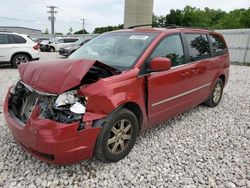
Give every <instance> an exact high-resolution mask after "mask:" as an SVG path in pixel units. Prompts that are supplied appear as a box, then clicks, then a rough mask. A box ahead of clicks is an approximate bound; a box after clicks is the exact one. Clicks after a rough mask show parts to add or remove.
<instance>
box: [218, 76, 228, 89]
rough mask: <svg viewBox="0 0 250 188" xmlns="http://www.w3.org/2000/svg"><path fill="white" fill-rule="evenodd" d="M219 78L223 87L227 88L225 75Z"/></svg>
mask: <svg viewBox="0 0 250 188" xmlns="http://www.w3.org/2000/svg"><path fill="white" fill-rule="evenodd" d="M218 78H220V79H221V80H222V82H223V87H224V86H225V82H226V76H225V75H224V74H221V75H220V76H219V77H218Z"/></svg>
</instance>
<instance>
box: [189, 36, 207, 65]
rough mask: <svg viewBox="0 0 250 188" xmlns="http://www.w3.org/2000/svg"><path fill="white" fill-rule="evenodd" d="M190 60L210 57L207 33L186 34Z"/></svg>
mask: <svg viewBox="0 0 250 188" xmlns="http://www.w3.org/2000/svg"><path fill="white" fill-rule="evenodd" d="M185 36H186V40H187V45H188V49H189V56H190V61H196V60H200V59H204V58H208V57H210V46H209V42H208V39H207V35H205V34H185Z"/></svg>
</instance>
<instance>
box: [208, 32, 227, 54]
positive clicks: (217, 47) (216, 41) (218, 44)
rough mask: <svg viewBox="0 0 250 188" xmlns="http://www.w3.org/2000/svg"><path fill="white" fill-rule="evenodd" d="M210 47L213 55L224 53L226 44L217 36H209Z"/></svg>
mask: <svg viewBox="0 0 250 188" xmlns="http://www.w3.org/2000/svg"><path fill="white" fill-rule="evenodd" d="M210 38H211V42H212V47H213V53H224V52H225V49H226V48H227V47H226V44H225V42H224V40H223V39H222V38H221V37H220V36H217V35H210Z"/></svg>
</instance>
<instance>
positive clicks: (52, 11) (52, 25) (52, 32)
mask: <svg viewBox="0 0 250 188" xmlns="http://www.w3.org/2000/svg"><path fill="white" fill-rule="evenodd" d="M47 8H49V10H48V11H47V12H48V13H49V14H50V16H49V17H48V20H50V21H51V34H53V35H54V34H55V20H56V17H55V14H56V13H57V11H55V9H56V8H57V7H55V6H47Z"/></svg>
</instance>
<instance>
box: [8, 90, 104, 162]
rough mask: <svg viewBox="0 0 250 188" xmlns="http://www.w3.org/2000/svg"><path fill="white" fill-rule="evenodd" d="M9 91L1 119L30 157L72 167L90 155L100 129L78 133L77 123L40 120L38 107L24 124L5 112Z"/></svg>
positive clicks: (87, 129) (89, 129)
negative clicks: (71, 165)
mask: <svg viewBox="0 0 250 188" xmlns="http://www.w3.org/2000/svg"><path fill="white" fill-rule="evenodd" d="M9 95H10V94H9V92H8V94H7V96H6V99H5V106H4V114H5V119H6V122H7V124H8V127H9V129H10V130H11V132H12V134H13V136H14V138H15V139H16V141H17V142H18V143H19V144H20V145H21V146H23V148H24V149H25V150H26V151H27V152H29V153H30V154H32V155H33V156H35V157H37V158H38V159H41V160H43V161H46V162H48V163H53V164H72V163H76V162H78V161H81V160H84V159H88V158H91V157H92V156H93V152H94V147H95V143H96V138H97V136H98V134H99V132H100V128H86V129H83V130H80V131H78V130H77V129H78V127H79V122H74V123H71V124H63V123H58V122H54V121H52V120H49V119H40V118H38V115H39V111H40V109H39V107H38V106H36V107H35V109H34V110H33V112H32V114H31V116H30V118H29V120H28V122H27V123H26V124H24V123H23V122H21V121H20V120H18V119H17V118H16V117H15V116H14V115H12V113H10V112H9V108H8V105H9V104H8V103H9Z"/></svg>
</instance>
